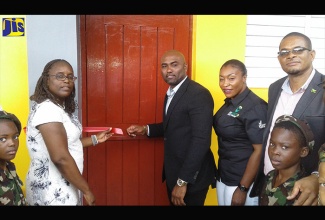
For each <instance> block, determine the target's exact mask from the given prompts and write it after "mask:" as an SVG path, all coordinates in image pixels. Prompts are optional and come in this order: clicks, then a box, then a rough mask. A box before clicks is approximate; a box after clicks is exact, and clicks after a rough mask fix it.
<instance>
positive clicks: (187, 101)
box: [149, 78, 217, 192]
mask: <svg viewBox="0 0 325 220" xmlns="http://www.w3.org/2000/svg"><path fill="white" fill-rule="evenodd" d="M166 101H167V96H166V98H165V104H164V106H166ZM213 108H214V101H213V98H212V95H211V93H210V92H209V90H208V89H206V88H205V87H203V86H202V85H200V84H199V83H197V82H195V81H193V80H191V79H189V78H187V79H186V80H185V81H184V82H183V84H182V85H181V86H180V88H179V89H178V90H177V92H176V94H175V95H174V97H173V99H172V101H171V103H170V105H169V108H168V112H167V115H165V110H164V111H163V114H164V116H163V122H162V123H158V124H149V129H150V134H149V135H150V136H149V137H158V136H163V137H164V166H163V176H162V180H163V181H165V180H166V183H167V187H168V188H169V189H170V190H172V189H173V187H174V186H175V184H176V181H177V179H178V178H181V179H182V180H185V181H187V182H188V185H187V186H188V187H187V191H188V192H195V191H199V190H202V189H204V188H206V187H208V186H209V185H212V186H213V187H214V186H215V182H216V178H215V176H216V169H217V168H216V163H215V160H214V156H213V153H212V151H211V149H210V145H211V134H212V133H211V132H212V117H213Z"/></svg>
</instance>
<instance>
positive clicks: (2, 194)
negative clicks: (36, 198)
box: [0, 161, 27, 206]
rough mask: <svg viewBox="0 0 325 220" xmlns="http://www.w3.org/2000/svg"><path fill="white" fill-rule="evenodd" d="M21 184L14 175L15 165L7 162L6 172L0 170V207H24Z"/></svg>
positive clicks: (24, 201)
mask: <svg viewBox="0 0 325 220" xmlns="http://www.w3.org/2000/svg"><path fill="white" fill-rule="evenodd" d="M22 185H23V182H22V181H21V180H20V179H19V177H18V175H17V173H16V167H15V164H14V163H12V162H10V161H9V162H7V170H6V171H4V170H3V169H0V206H4V205H6V206H24V205H26V204H27V203H26V200H25V196H24V194H23V191H22V189H21V187H22Z"/></svg>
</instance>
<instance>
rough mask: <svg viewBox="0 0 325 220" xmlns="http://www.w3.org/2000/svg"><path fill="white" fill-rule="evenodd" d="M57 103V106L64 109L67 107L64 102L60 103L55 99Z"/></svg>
mask: <svg viewBox="0 0 325 220" xmlns="http://www.w3.org/2000/svg"><path fill="white" fill-rule="evenodd" d="M55 104H56V105H57V106H59V107H60V108H62V109H63V110H64V109H65V105H64V104H63V105H60V104H59V103H58V102H57V101H55Z"/></svg>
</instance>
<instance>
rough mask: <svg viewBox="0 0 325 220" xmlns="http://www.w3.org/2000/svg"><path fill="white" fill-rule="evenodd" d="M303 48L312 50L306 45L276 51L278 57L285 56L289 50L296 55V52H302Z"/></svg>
mask: <svg viewBox="0 0 325 220" xmlns="http://www.w3.org/2000/svg"><path fill="white" fill-rule="evenodd" d="M305 50H308V51H312V50H311V49H308V48H306V47H300V46H299V47H295V48H293V49H292V50H280V51H279V52H278V56H279V57H286V56H288V55H289V54H290V52H291V53H292V54H294V55H298V54H302V52H304V51H305ZM281 53H284V54H281Z"/></svg>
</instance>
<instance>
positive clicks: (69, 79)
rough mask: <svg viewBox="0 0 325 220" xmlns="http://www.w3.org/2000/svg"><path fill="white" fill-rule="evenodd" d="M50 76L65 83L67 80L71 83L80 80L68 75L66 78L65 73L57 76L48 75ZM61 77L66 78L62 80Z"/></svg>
mask: <svg viewBox="0 0 325 220" xmlns="http://www.w3.org/2000/svg"><path fill="white" fill-rule="evenodd" d="M48 76H55V79H57V80H58V81H65V80H66V79H68V81H69V82H74V81H76V79H77V78H78V77H76V76H73V75H67V76H66V75H64V74H63V73H57V74H55V75H50V74H48ZM61 76H64V77H62V78H60V77H61Z"/></svg>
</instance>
